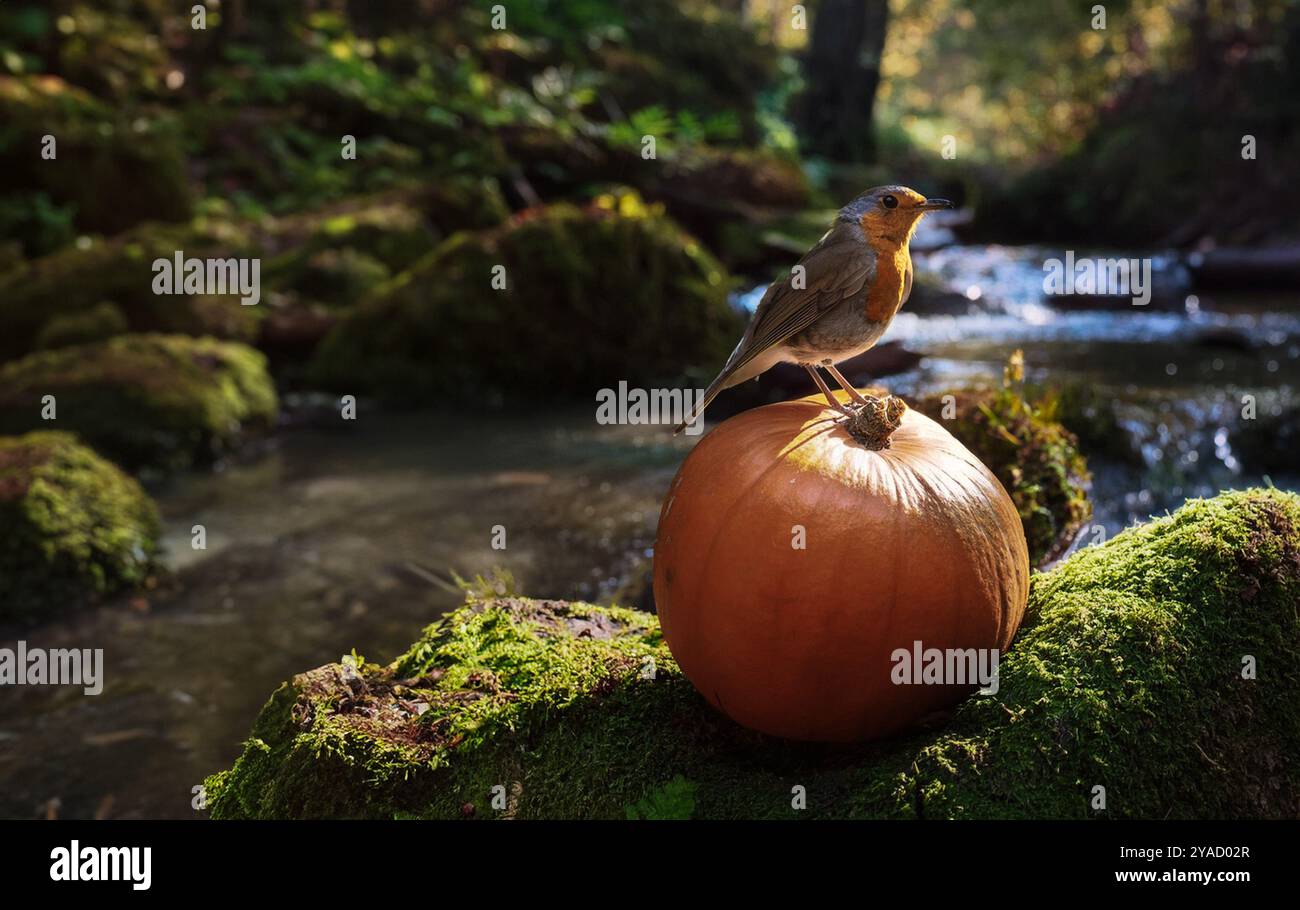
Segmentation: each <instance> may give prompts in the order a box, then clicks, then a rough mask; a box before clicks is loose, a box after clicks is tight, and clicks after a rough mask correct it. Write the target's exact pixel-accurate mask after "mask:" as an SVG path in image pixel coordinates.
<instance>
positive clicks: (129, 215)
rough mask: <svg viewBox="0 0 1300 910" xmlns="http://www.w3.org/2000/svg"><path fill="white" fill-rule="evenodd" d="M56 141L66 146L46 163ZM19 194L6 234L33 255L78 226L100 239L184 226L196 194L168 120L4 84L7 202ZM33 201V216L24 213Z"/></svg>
mask: <svg viewBox="0 0 1300 910" xmlns="http://www.w3.org/2000/svg"><path fill="white" fill-rule="evenodd" d="M46 136H52V137H53V138H54V140H55V142H56V145H55V150H56V151H57V157H55V158H53V159H47V158H45V157H43V151H44V150H45V148H46V147H47V146H46V140H45V138H44V137H46ZM11 194H12V195H13V196H16V197H18V198H17V199H16V200H11V201H9V202H7V203H6V209H5V210H3V211H0V216H2V217H0V226H2V227H7V230H8V231H10V232H13V233H10V234H8V235H7V236H12V237H14V238H15V239H20V240H23V242H24V244H25V245H26V246H27V249H28V251H29V253H40V252H43V251H45V250H47V249H51V248H52V245H54V244H57V243H59V242H62V241H65V240H67V239H68V237H69V232H68V230H67V227H66V220H67V219H69V218H71V219H72V222H73V223H74V224H75V226H76V228H77V230H79V231H94V232H115V231H120V230H123V229H125V228H127V227H130V226H131V225H133V224H136V223H138V222H139V221H142V220H145V219H157V220H162V221H178V220H182V219H184V218H186V217H188V215H189V213H190V190H189V185H188V180H187V177H186V173H185V156H184V154H183V152H182V150H181V144H180V136H179V133H178V131H177V123H176V121H175V119H174V118H173V117H171V116H170V115H168V114H167V113H166V112H164V111H160V110H154V109H146V108H141V109H130V108H127V109H121V108H117V107H114V106H112V105H110V104H108V103H105V102H104V101H102V100H100V99H98V98H95V97H93V96H91V95H89V94H88V93H86V92H85V91H83V90H82V89H79V88H76V87H75V86H72V85H69V84H68V83H66V82H64V81H63V80H61V79H58V78H56V77H45V76H42V77H36V76H20V77H10V76H0V196H9V195H11ZM23 202H25V204H26V205H28V206H30V207H31V208H30V210H29V211H23V209H22V208H21V207H18V208H15V206H16V205H21V204H22V203H23ZM27 230H36V231H37V232H38V233H37V234H36V235H35V236H33V237H27V236H26V235H25V234H24V233H23V232H25V231H27ZM4 236H6V235H0V237H4Z"/></svg>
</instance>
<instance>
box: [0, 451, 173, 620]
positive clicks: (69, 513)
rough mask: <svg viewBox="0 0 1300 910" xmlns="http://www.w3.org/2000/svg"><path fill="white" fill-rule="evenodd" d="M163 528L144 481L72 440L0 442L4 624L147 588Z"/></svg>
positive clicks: (1, 604)
mask: <svg viewBox="0 0 1300 910" xmlns="http://www.w3.org/2000/svg"><path fill="white" fill-rule="evenodd" d="M160 530H161V529H160V525H159V519H158V513H157V510H156V509H155V508H154V505H153V502H152V500H150V499H149V497H148V496H147V495H146V494H145V492H144V490H143V489H141V487H140V485H139V484H138V483H136V481H135V480H133V479H132V478H130V477H128V476H127V475H125V474H123V473H122V472H121V471H120V470H118V469H117V468H115V467H114V466H113V465H111V464H109V463H108V462H107V461H105V460H104V459H102V458H100V457H99V456H98V455H96V454H95V453H94V452H92V451H91V450H90V449H88V448H87V447H86V446H84V445H81V444H80V443H78V442H77V441H76V439H75V438H74V437H73V436H71V435H70V434H67V433H55V432H43V433H29V434H27V435H26V436H19V437H0V590H2V591H3V592H4V596H3V597H0V621H4V622H9V621H20V622H22V621H29V620H40V619H45V618H48V617H49V616H50V615H52V614H54V613H56V612H59V611H62V610H65V609H71V608H74V607H77V606H80V605H83V604H85V603H87V602H89V601H92V600H95V599H97V598H100V597H103V596H107V595H110V594H114V593H117V592H119V591H122V590H127V589H131V588H134V587H137V586H139V585H141V584H143V583H144V582H145V580H146V579H147V578H148V576H149V573H150V572H151V571H152V568H153V559H154V556H155V554H156V553H157V550H158V536H159V534H160Z"/></svg>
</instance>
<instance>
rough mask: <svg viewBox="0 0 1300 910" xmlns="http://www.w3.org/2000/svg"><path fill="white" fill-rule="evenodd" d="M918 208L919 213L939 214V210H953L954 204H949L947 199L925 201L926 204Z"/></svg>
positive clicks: (923, 203)
mask: <svg viewBox="0 0 1300 910" xmlns="http://www.w3.org/2000/svg"><path fill="white" fill-rule="evenodd" d="M916 208H917V211H920V212H937V211H939V209H950V208H952V203H951V202H949V201H948V200H947V199H927V200H925V202H922V203H921V204H920V205H918V206H917V207H916Z"/></svg>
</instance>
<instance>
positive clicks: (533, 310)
mask: <svg viewBox="0 0 1300 910" xmlns="http://www.w3.org/2000/svg"><path fill="white" fill-rule="evenodd" d="M501 267H504V269H505V272H504V279H505V281H506V287H505V288H504V289H495V288H494V287H493V284H492V283H493V279H494V276H499V275H500V272H499V269H500V268H501ZM728 285H729V281H728V279H727V276H726V275H725V274H724V273H723V271H722V269H721V267H720V266H719V265H718V264H717V262H716V261H715V260H714V259H713V258H712V257H711V256H710V255H709V254H708V253H707V252H706V251H705V250H704V249H702V248H701V247H700V245H699V244H698V243H696V242H695V241H694V240H693V239H692V238H690V237H689V236H687V235H686V234H684V233H683V232H682V231H681V230H680V229H679V228H678V227H677V226H676V225H675V224H673V223H672V222H671V221H670V220H668V219H667V218H665V217H664V216H663V214H662V212H661V211H660V210H658V209H655V208H650V209H647V208H645V207H643V206H642V205H641V204H640V202H639V200H637V199H636V198H635V197H634V196H624V197H622V198H621V199H615V198H613V197H606V198H603V199H602V200H600V201H599V202H598V203H597V204H595V205H593V206H590V207H588V208H586V209H578V208H575V207H573V206H568V205H557V206H552V207H550V208H547V209H543V210H538V211H534V212H531V213H529V214H528V215H527V216H522V217H519V218H516V219H515V220H514V221H512V222H510V223H508V224H506V225H504V226H503V227H501V228H499V229H496V230H490V231H483V232H479V233H463V234H460V235H457V236H455V237H452V238H451V239H450V240H448V241H447V242H446V243H445V244H443V245H442V246H440V247H439V248H438V249H437V250H435V251H434V252H433V253H431V254H429V256H427V257H426V258H425V259H423V260H421V261H420V262H419V263H417V264H416V265H415V266H414V267H413V268H412V269H411V270H409V271H408V272H406V273H405V274H403V275H401V276H399V277H398V278H397V279H396V280H395V281H393V282H392V283H391V284H389V285H387V286H385V287H383V288H381V289H380V290H379V291H378V292H377V293H376V294H375V295H374V296H372V297H370V298H369V299H367V300H365V301H364V302H362V303H361V304H360V305H359V306H357V307H356V308H355V309H354V310H353V311H352V312H350V313H349V314H348V316H347V317H346V318H345V319H344V320H343V321H342V322H341V323H340V324H339V325H338V326H337V327H336V328H335V330H334V331H333V333H332V334H331V335H330V336H329V338H327V339H326V341H325V343H324V344H323V345H322V346H321V347H320V349H318V351H317V356H316V359H315V367H314V375H315V377H316V379H317V380H318V381H320V382H321V383H323V384H325V385H326V386H327V387H330V388H335V389H339V390H347V391H350V392H353V393H354V394H355V393H358V392H360V393H372V394H376V395H381V396H383V397H385V398H388V399H391V400H395V401H403V402H418V401H430V400H434V399H443V400H446V399H451V400H460V401H476V402H481V401H483V400H484V398H485V396H490V395H491V394H493V393H496V394H498V395H501V396H506V397H508V398H509V399H510V400H512V401H517V400H520V399H521V398H527V397H529V396H530V395H536V394H537V393H538V391H539V390H542V389H544V390H545V392H546V394H547V395H549V396H552V397H554V396H563V395H577V394H581V395H582V396H584V397H587V396H590V394H591V392H592V390H593V389H597V388H602V387H606V386H610V385H611V384H616V382H617V381H618V380H619V379H626V380H627V381H628V382H630V383H634V384H645V385H653V384H655V383H664V382H667V381H671V380H673V379H674V378H675V377H676V375H677V372H678V371H679V370H680V369H681V366H682V364H685V363H693V362H721V361H722V360H723V359H725V357H726V352H727V350H728V349H729V348H730V346H731V345H732V344H734V342H735V338H736V337H737V336H738V335H739V332H740V330H741V325H740V317H739V315H738V314H737V313H735V312H734V311H733V310H732V308H731V307H730V305H729V304H728V302H727V290H728ZM664 301H672V305H671V306H665V305H664ZM520 352H527V355H526V356H520ZM539 377H541V379H540V382H539Z"/></svg>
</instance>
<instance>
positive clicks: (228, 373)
mask: <svg viewBox="0 0 1300 910" xmlns="http://www.w3.org/2000/svg"><path fill="white" fill-rule="evenodd" d="M46 396H53V402H52V407H53V408H54V412H53V413H54V419H53V420H47V419H45V417H44V416H43V415H44V413H45V412H46V410H45V409H46V407H47V405H50V402H48V400H47V398H46ZM276 411H277V402H276V394H275V387H274V385H273V384H272V383H271V379H270V377H269V375H268V374H267V371H266V361H265V358H264V357H263V356H262V355H261V354H259V353H258V352H257V351H254V350H252V349H251V348H248V347H246V346H245V345H241V344H237V343H235V342H223V341H217V340H214V339H211V338H189V337H186V336H182V335H123V336H120V337H117V338H112V339H109V340H108V341H103V342H96V343H93V344H84V345H75V346H73V347H66V348H59V349H57V350H53V351H43V352H41V353H37V354H32V355H30V356H28V357H25V358H23V359H21V360H16V361H13V362H12V363H8V364H5V365H4V366H3V367H0V433H21V432H25V431H27V430H33V429H36V428H40V427H58V428H60V429H67V430H71V431H74V432H76V433H77V434H78V435H80V436H81V437H82V438H83V439H85V440H86V441H87V442H89V443H90V444H91V445H93V446H95V448H96V449H98V450H99V451H101V452H103V453H104V454H106V455H109V456H110V457H112V458H113V459H114V460H115V461H117V462H119V463H121V464H123V465H127V466H130V467H142V466H156V467H161V468H178V467H185V466H187V465H190V464H192V463H195V462H205V461H208V460H210V459H212V458H214V457H215V456H217V455H219V454H220V453H222V452H223V451H225V450H227V449H229V448H230V447H232V446H233V445H234V444H235V443H236V442H237V441H238V440H239V438H240V435H241V433H242V432H243V431H244V430H246V429H255V428H259V427H268V426H269V425H270V424H272V423H273V422H274V420H275V417H276Z"/></svg>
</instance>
